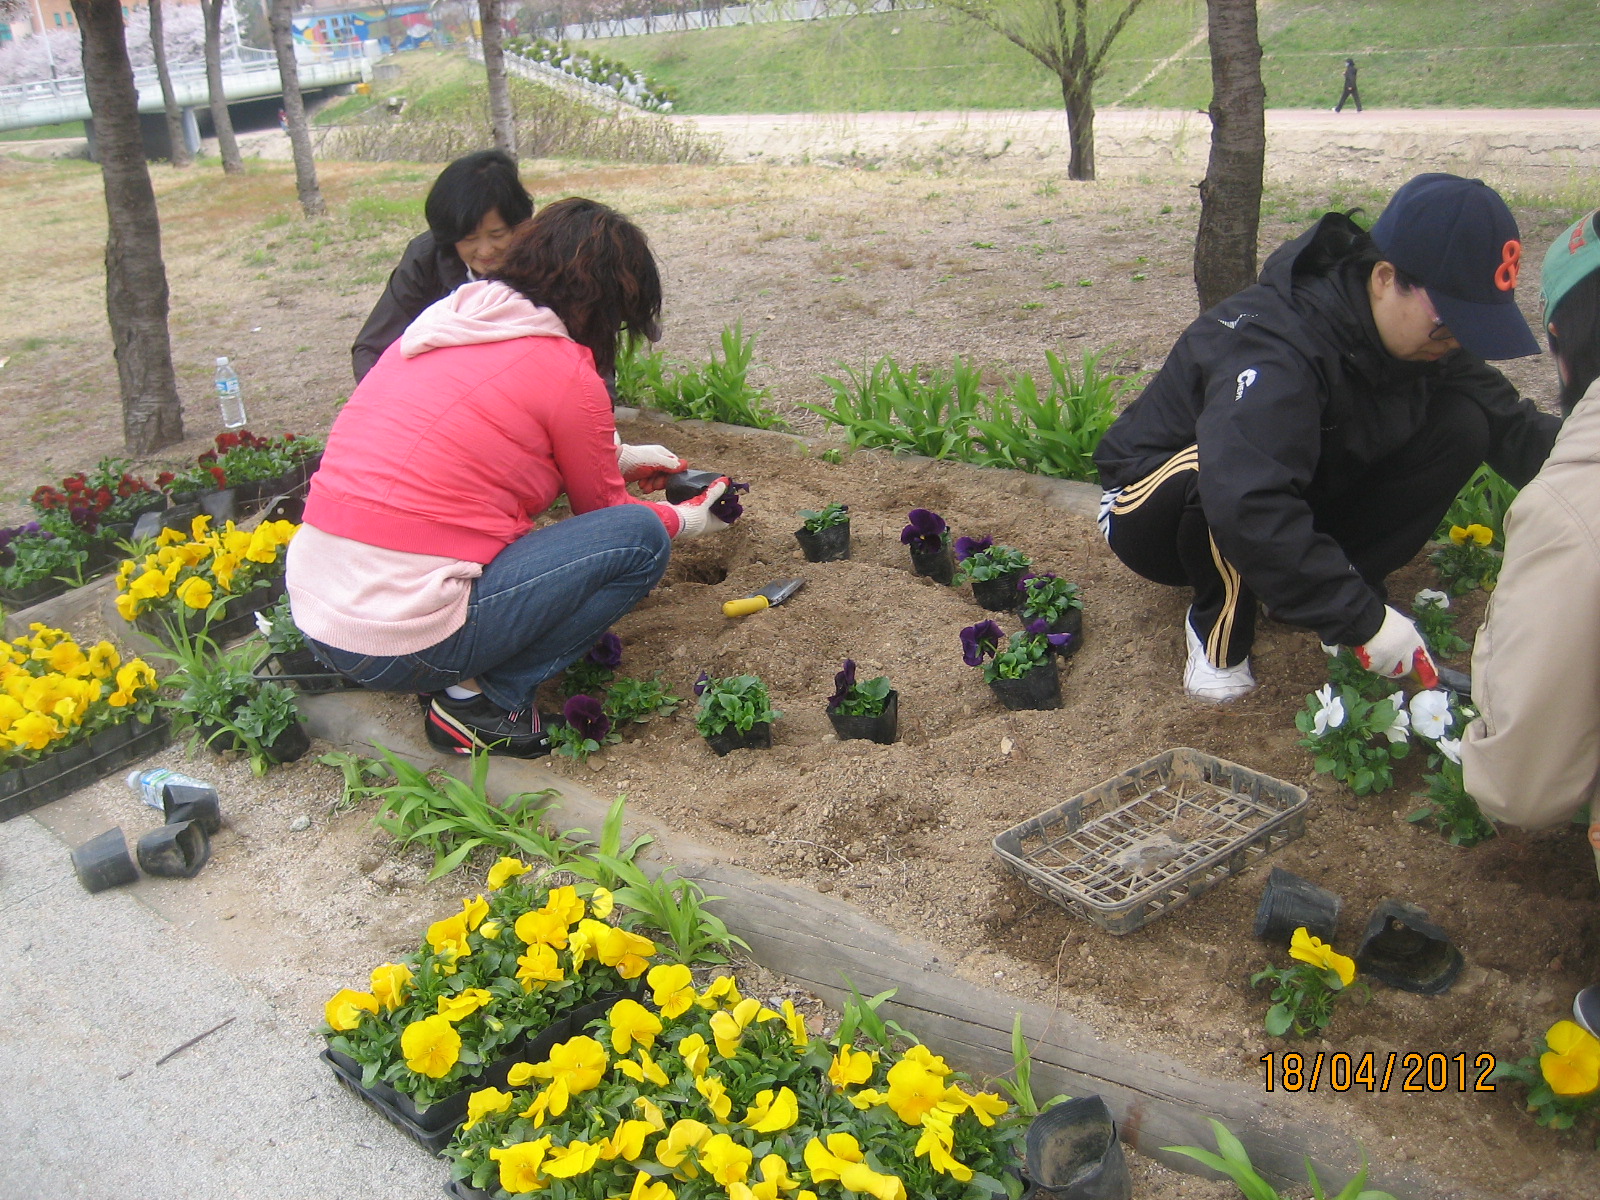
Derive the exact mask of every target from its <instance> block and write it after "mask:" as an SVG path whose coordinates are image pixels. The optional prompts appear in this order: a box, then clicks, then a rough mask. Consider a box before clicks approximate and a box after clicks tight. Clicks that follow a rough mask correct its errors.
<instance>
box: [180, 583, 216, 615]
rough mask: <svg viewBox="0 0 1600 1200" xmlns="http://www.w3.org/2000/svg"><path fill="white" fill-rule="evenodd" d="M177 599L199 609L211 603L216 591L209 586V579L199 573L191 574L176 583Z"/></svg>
mask: <svg viewBox="0 0 1600 1200" xmlns="http://www.w3.org/2000/svg"><path fill="white" fill-rule="evenodd" d="M178 599H179V600H181V601H183V603H184V604H186V605H188V606H189V607H190V608H194V609H201V608H206V607H208V606H209V605H210V604H211V601H212V600H214V599H216V593H215V592H214V591H213V589H212V587H211V582H210V580H207V579H203V578H201V577H200V576H199V575H191V576H189V578H187V579H185V580H184V581H183V582H182V583H180V584H179V585H178Z"/></svg>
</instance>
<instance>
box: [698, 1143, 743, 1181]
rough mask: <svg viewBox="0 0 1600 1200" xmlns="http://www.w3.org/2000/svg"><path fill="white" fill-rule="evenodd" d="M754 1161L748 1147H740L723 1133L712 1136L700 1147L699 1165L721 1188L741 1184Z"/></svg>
mask: <svg viewBox="0 0 1600 1200" xmlns="http://www.w3.org/2000/svg"><path fill="white" fill-rule="evenodd" d="M754 1159H755V1155H753V1154H752V1153H751V1152H750V1150H749V1148H748V1147H745V1146H741V1145H740V1144H739V1143H738V1142H736V1141H734V1140H733V1139H732V1138H731V1137H729V1136H728V1135H727V1134H725V1133H716V1134H712V1135H711V1137H710V1138H709V1139H708V1140H707V1141H706V1144H705V1145H704V1146H702V1147H700V1165H701V1166H702V1167H704V1168H705V1169H706V1172H707V1173H708V1174H709V1175H710V1176H711V1178H713V1179H715V1180H716V1181H717V1182H718V1183H720V1184H721V1185H722V1186H723V1187H728V1186H729V1185H731V1184H735V1183H743V1182H744V1180H745V1176H747V1175H749V1174H750V1164H751V1162H752V1161H754Z"/></svg>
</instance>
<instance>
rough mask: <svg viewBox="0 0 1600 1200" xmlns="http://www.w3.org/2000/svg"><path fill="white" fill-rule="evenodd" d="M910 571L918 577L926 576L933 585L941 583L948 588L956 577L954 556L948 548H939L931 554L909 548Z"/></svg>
mask: <svg viewBox="0 0 1600 1200" xmlns="http://www.w3.org/2000/svg"><path fill="white" fill-rule="evenodd" d="M911 569H912V571H914V572H915V573H916V574H918V575H926V576H927V577H928V578H929V579H931V580H933V581H934V582H935V583H942V584H944V586H945V587H949V586H950V585H951V584H952V583H953V582H954V581H955V576H956V556H955V552H954V551H952V550H951V549H950V547H949V546H941V547H940V548H939V549H937V550H935V551H933V552H932V553H927V552H924V551H921V550H918V549H917V548H916V547H915V546H913V547H911Z"/></svg>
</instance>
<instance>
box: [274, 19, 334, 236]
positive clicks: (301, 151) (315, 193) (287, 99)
mask: <svg viewBox="0 0 1600 1200" xmlns="http://www.w3.org/2000/svg"><path fill="white" fill-rule="evenodd" d="M293 15H294V0H272V7H271V8H270V9H269V10H268V12H267V20H268V21H270V22H271V24H272V48H273V50H274V51H276V52H277V55H278V78H279V79H280V80H281V81H282V83H283V115H284V116H285V117H286V118H287V119H288V122H289V145H290V147H291V148H292V149H293V150H294V182H295V187H296V188H297V189H298V190H299V192H300V209H301V211H302V212H304V213H305V214H306V216H308V217H325V216H327V215H328V206H327V205H326V204H324V203H323V202H322V189H321V188H320V187H319V186H318V185H317V163H316V160H315V159H314V158H313V157H312V155H311V131H310V130H309V129H308V128H307V127H306V102H305V97H303V96H301V94H300V67H299V65H298V64H297V63H296V62H295V58H294V30H293V28H292V26H291V25H290V18H291V17H292V16H293Z"/></svg>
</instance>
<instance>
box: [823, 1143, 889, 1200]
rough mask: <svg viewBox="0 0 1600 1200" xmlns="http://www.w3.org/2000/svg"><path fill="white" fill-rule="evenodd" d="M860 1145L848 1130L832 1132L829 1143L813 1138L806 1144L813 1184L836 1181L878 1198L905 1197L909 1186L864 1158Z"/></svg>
mask: <svg viewBox="0 0 1600 1200" xmlns="http://www.w3.org/2000/svg"><path fill="white" fill-rule="evenodd" d="M865 1158H866V1155H865V1154H863V1153H862V1151H861V1145H860V1143H859V1142H857V1141H856V1139H855V1138H854V1137H852V1136H851V1135H850V1134H848V1133H830V1134H829V1135H828V1140H827V1143H826V1144H824V1143H823V1142H822V1140H821V1139H820V1138H812V1139H811V1140H810V1141H809V1142H807V1143H806V1150H805V1159H806V1169H807V1170H809V1171H810V1172H811V1181H812V1182H813V1183H830V1182H832V1181H834V1180H837V1181H838V1182H839V1185H840V1186H841V1187H843V1188H845V1189H846V1190H847V1191H852V1192H861V1193H864V1194H865V1195H869V1196H875V1197H877V1200H906V1185H905V1183H904V1182H903V1181H902V1180H901V1179H900V1177H899V1176H898V1175H883V1174H879V1173H878V1172H877V1171H874V1170H872V1169H871V1168H870V1167H868V1166H867V1165H866V1163H865V1162H863V1161H862V1160H863V1159H865Z"/></svg>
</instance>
